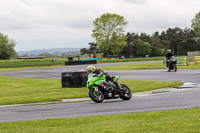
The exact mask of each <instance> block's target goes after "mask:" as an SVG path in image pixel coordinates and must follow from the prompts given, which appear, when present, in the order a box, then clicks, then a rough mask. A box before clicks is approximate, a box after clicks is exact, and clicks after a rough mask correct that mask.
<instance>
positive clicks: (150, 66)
mask: <svg viewBox="0 0 200 133" xmlns="http://www.w3.org/2000/svg"><path fill="white" fill-rule="evenodd" d="M177 67H178V69H200V66H197V65H189V66H177ZM165 68H166V66H164V65H163V63H162V62H160V63H148V64H128V65H119V66H106V67H99V69H103V70H136V69H165Z"/></svg>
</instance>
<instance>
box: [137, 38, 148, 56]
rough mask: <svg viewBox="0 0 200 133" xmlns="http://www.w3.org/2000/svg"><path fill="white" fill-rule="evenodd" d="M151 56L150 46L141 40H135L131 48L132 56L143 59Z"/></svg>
mask: <svg viewBox="0 0 200 133" xmlns="http://www.w3.org/2000/svg"><path fill="white" fill-rule="evenodd" d="M150 54H151V45H150V44H149V43H148V42H144V41H142V40H141V39H137V41H136V42H135V44H134V46H133V56H136V57H139V56H140V57H144V56H146V55H150Z"/></svg>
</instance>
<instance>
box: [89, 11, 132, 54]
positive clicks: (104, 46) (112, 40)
mask: <svg viewBox="0 0 200 133" xmlns="http://www.w3.org/2000/svg"><path fill="white" fill-rule="evenodd" d="M127 24H128V22H127V21H126V20H125V19H124V17H123V16H120V15H118V14H110V13H107V14H103V15H101V16H100V17H99V18H96V19H95V20H94V21H93V25H94V29H93V34H92V37H94V38H95V40H96V43H97V45H98V46H99V48H100V49H101V51H102V52H103V56H104V57H106V56H108V55H119V54H120V52H121V51H122V49H123V47H125V46H126V45H127V42H126V39H127V37H126V36H125V35H124V32H125V31H124V28H125V27H126V26H127Z"/></svg>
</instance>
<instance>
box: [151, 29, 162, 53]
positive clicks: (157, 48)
mask: <svg viewBox="0 0 200 133" xmlns="http://www.w3.org/2000/svg"><path fill="white" fill-rule="evenodd" d="M150 39H151V42H150V44H151V49H152V51H151V56H161V55H163V54H164V53H163V52H164V46H163V45H162V43H161V40H160V38H159V32H155V33H154V34H153V35H152V36H151V37H150Z"/></svg>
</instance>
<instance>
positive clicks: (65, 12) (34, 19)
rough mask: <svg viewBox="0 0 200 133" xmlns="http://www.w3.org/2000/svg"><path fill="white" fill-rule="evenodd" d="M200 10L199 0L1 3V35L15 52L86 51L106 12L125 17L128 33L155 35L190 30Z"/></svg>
mask: <svg viewBox="0 0 200 133" xmlns="http://www.w3.org/2000/svg"><path fill="white" fill-rule="evenodd" d="M199 11H200V0H0V32H1V33H3V34H6V35H8V36H9V38H11V39H14V40H15V41H16V42H17V45H16V47H15V49H16V51H25V50H33V49H44V48H83V47H88V42H92V41H94V39H93V38H92V37H91V34H92V29H93V28H94V27H93V24H92V22H93V21H94V20H95V19H96V18H97V17H99V16H101V15H102V14H103V13H117V14H119V15H122V16H124V17H125V19H126V20H127V21H128V22H129V24H128V26H127V28H126V31H127V32H135V33H141V32H146V33H148V34H152V33H153V32H155V31H159V32H161V31H163V30H166V29H167V28H169V27H171V28H173V27H180V28H185V27H190V25H191V20H192V18H194V16H195V14H196V13H198V12H199Z"/></svg>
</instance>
